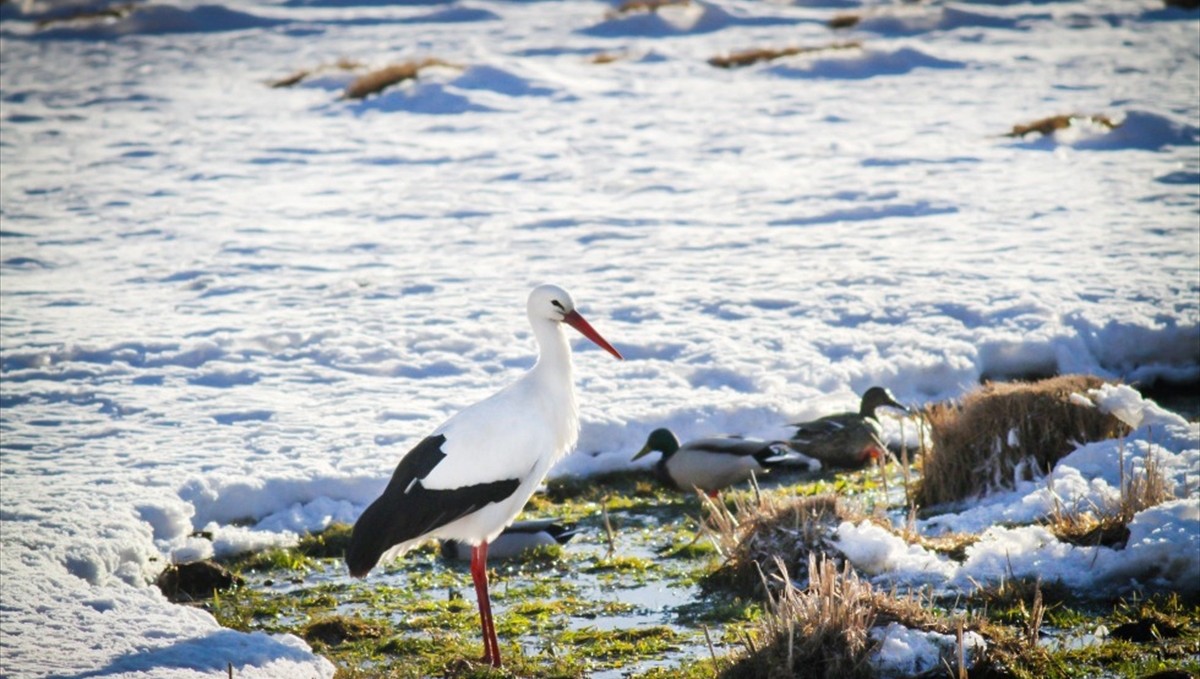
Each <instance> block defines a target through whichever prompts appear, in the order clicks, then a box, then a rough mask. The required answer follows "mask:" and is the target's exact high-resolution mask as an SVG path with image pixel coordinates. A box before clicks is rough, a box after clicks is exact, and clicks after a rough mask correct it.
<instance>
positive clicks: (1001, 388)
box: [915, 375, 1129, 507]
mask: <svg viewBox="0 0 1200 679" xmlns="http://www.w3.org/2000/svg"><path fill="white" fill-rule="evenodd" d="M1103 383H1104V381H1103V380H1101V379H1100V378H1098V377H1094V376H1088V375H1064V376H1060V377H1054V378H1051V379H1048V380H1042V381H1040V382H1033V383H1011V384H1006V383H988V384H985V385H984V386H983V387H981V388H980V389H978V390H977V391H974V392H971V393H969V394H967V395H966V396H965V397H964V398H963V399H962V401H961V403H939V404H934V405H932V406H930V407H929V408H927V409H926V410H925V411H924V413H923V416H924V418H925V419H926V421H927V423H928V426H929V432H930V444H931V445H930V448H929V450H927V451H926V452H925V455H924V460H923V463H922V471H923V474H922V478H921V480H920V481H919V482H918V484H917V490H916V493H915V496H916V498H917V502H918V504H919V505H921V506H923V507H928V506H930V505H936V504H940V503H943V502H956V501H959V500H965V499H967V498H970V497H973V496H976V495H979V494H980V493H983V492H985V491H987V490H989V489H991V488H1011V487H1013V486H1014V485H1015V477H1018V476H1019V477H1021V478H1023V479H1025V480H1028V479H1032V478H1033V477H1034V474H1036V473H1044V472H1046V471H1048V470H1049V469H1051V468H1052V467H1053V466H1054V464H1055V463H1056V462H1057V461H1058V460H1059V459H1061V458H1062V457H1063V456H1065V455H1067V454H1068V453H1070V452H1071V451H1073V450H1074V449H1075V447H1076V446H1077V445H1079V444H1082V443H1087V442H1091V441H1099V440H1103V439H1110V438H1117V437H1120V436H1124V435H1125V434H1127V433H1129V427H1128V426H1126V425H1125V424H1124V423H1122V422H1121V421H1120V420H1118V419H1117V418H1115V417H1113V416H1112V415H1108V414H1105V413H1102V412H1100V411H1099V410H1096V409H1095V408H1091V407H1088V406H1085V405H1080V404H1077V403H1073V402H1072V401H1071V398H1070V397H1071V394H1074V393H1084V392H1086V391H1087V390H1088V389H1095V388H1097V387H1099V386H1100V385H1102V384H1103Z"/></svg>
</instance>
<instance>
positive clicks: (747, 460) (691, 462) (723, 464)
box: [633, 429, 803, 497]
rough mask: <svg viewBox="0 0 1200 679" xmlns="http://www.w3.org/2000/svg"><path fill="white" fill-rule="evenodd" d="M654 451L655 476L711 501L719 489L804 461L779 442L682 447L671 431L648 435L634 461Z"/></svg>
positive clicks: (714, 440)
mask: <svg viewBox="0 0 1200 679" xmlns="http://www.w3.org/2000/svg"><path fill="white" fill-rule="evenodd" d="M654 451H658V452H660V453H662V457H661V458H660V459H659V461H658V464H657V465H655V472H656V473H657V474H658V475H659V478H661V479H662V480H663V482H664V483H667V484H668V485H673V486H675V487H676V488H678V489H680V490H691V489H692V488H699V489H700V490H702V491H704V492H705V493H708V495H709V496H710V497H715V496H716V494H717V491H719V490H721V489H722V488H725V487H727V486H731V485H733V484H735V483H739V482H741V481H745V480H746V479H748V478H750V475H751V474H761V473H763V472H765V471H767V470H768V469H770V468H771V467H774V466H776V465H779V464H783V463H799V462H802V461H803V458H802V457H801V456H799V455H796V454H795V453H793V452H792V451H790V450H787V444H786V443H784V442H782V441H758V440H753V439H739V438H727V437H710V438H703V439H696V440H695V441H688V442H687V443H685V444H682V445H681V444H680V443H679V438H678V437H676V436H675V434H674V433H673V432H672V431H671V430H670V429H655V430H654V431H652V432H650V436H649V437H648V438H647V439H646V445H645V446H642V449H641V450H639V451H638V453H637V455H634V456H633V459H634V460H637V459H640V458H642V457H644V456H646V455H649V454H650V453H651V452H654Z"/></svg>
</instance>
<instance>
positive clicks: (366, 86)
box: [342, 59, 451, 99]
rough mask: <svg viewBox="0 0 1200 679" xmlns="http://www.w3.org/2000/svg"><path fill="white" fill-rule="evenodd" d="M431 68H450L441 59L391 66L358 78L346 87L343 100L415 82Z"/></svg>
mask: <svg viewBox="0 0 1200 679" xmlns="http://www.w3.org/2000/svg"><path fill="white" fill-rule="evenodd" d="M431 66H451V64H448V63H446V62H445V61H442V60H441V59H421V60H419V61H418V60H414V61H406V62H404V63H401V64H392V65H391V66H385V67H384V68H381V69H379V70H376V71H371V72H370V73H367V74H366V75H363V76H360V77H358V78H357V79H355V80H354V82H352V83H350V84H349V85H347V86H346V90H345V91H344V92H343V93H342V97H343V98H345V99H365V98H366V97H368V96H370V95H372V94H376V93H378V92H381V91H383V90H384V89H386V88H388V87H391V86H392V85H395V84H397V83H401V82H404V81H405V80H415V79H416V78H417V76H418V75H420V73H421V71H422V70H424V69H426V68H429V67H431Z"/></svg>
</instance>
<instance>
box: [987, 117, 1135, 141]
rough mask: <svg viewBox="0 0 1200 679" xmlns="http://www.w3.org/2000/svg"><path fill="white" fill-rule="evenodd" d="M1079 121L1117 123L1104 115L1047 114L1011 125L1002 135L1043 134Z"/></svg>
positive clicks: (1102, 123) (1109, 125)
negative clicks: (1028, 121) (1009, 130)
mask: <svg viewBox="0 0 1200 679" xmlns="http://www.w3.org/2000/svg"><path fill="white" fill-rule="evenodd" d="M1079 122H1091V123H1094V124H1096V125H1100V126H1101V127H1107V128H1108V129H1110V130H1111V129H1113V128H1115V127H1117V124H1116V123H1114V122H1113V121H1112V119H1111V118H1109V117H1108V116H1104V115H1090V116H1089V115H1079V114H1076V113H1072V114H1070V115H1058V116H1049V117H1047V118H1040V119H1038V120H1035V121H1033V122H1030V123H1024V124H1018V125H1013V128H1012V131H1011V132H1009V133H1008V134H1006V135H1004V136H1006V137H1024V136H1025V135H1027V134H1029V133H1030V132H1037V133H1038V134H1041V135H1043V136H1045V135H1048V134H1053V133H1054V132H1055V130H1063V129H1066V128H1068V127H1070V126H1071V125H1074V124H1076V123H1079Z"/></svg>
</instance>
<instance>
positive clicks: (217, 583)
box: [154, 561, 246, 603]
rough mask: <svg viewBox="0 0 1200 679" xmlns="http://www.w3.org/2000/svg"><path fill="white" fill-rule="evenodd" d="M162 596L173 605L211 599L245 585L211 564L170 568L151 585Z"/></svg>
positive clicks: (234, 576)
mask: <svg viewBox="0 0 1200 679" xmlns="http://www.w3.org/2000/svg"><path fill="white" fill-rule="evenodd" d="M154 584H156V585H158V588H159V589H160V590H162V593H163V596H165V597H167V599H169V600H171V601H174V602H176V603H179V602H186V601H198V600H200V599H209V598H212V596H213V594H215V593H216V592H219V591H221V590H223V589H229V588H231V587H240V586H242V585H244V584H246V581H245V580H244V579H243V578H242V577H241V576H239V575H237V574H235V573H233V572H231V571H230V570H229V569H228V568H225V567H224V566H222V565H221V564H219V563H216V562H215V561H192V562H190V563H181V564H172V565H170V566H167V568H166V569H165V570H163V572H162V573H159V575H158V579H157V580H156V581H155V583H154Z"/></svg>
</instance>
